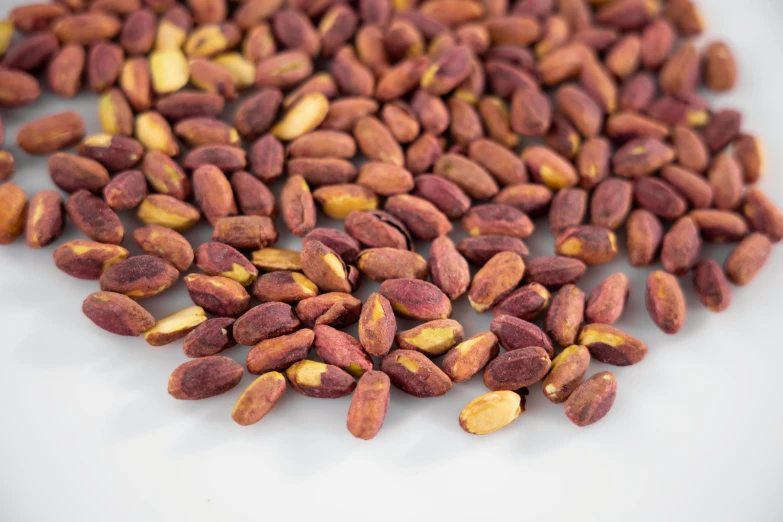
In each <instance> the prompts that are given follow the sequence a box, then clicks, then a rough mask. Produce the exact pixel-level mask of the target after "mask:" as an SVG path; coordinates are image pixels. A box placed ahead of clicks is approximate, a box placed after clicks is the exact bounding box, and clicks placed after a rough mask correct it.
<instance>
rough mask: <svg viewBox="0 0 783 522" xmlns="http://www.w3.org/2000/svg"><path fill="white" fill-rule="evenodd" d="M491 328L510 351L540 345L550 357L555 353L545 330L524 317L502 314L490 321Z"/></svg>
mask: <svg viewBox="0 0 783 522" xmlns="http://www.w3.org/2000/svg"><path fill="white" fill-rule="evenodd" d="M489 329H490V331H491V332H492V333H493V334H495V335H496V336H497V338H498V340H499V341H500V344H501V345H503V347H504V348H505V349H506V350H508V351H512V350H519V349H521V348H527V347H529V346H538V347H541V348H543V349H544V351H545V352H546V353H547V354H549V356H550V357H551V356H553V355H554V353H555V352H554V348H553V346H552V341H551V340H550V339H549V337H548V336H547V335H546V334H545V333H544V331H543V330H541V329H540V328H539V327H538V326H536V325H534V324H533V323H530V322H528V321H525V320H523V319H519V318H517V317H513V316H509V315H502V316H499V317H496V318H495V319H493V320H492V321H491V322H490V323H489Z"/></svg>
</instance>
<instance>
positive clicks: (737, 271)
mask: <svg viewBox="0 0 783 522" xmlns="http://www.w3.org/2000/svg"><path fill="white" fill-rule="evenodd" d="M771 250H772V242H771V241H770V240H769V238H768V237H767V236H765V235H763V234H760V233H759V232H753V233H752V234H750V235H749V236H748V237H746V238H745V239H743V240H742V241H741V242H740V243H739V244H738V245H737V246H736V247H735V248H734V250H733V251H732V252H731V254H729V257H728V259H726V264H725V267H724V268H725V269H726V275H727V276H728V278H729V279H730V280H731V282H732V283H734V284H735V285H738V286H744V285H746V284H748V283H750V282H751V281H752V280H753V279H754V278H755V277H756V275H757V274H758V273H759V270H761V268H762V267H763V266H764V263H766V262H767V259H768V258H769V254H770V252H771Z"/></svg>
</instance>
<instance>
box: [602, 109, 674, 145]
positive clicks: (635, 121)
mask: <svg viewBox="0 0 783 522" xmlns="http://www.w3.org/2000/svg"><path fill="white" fill-rule="evenodd" d="M669 132H670V131H669V126H668V125H665V124H663V123H661V122H659V121H656V120H654V119H652V118H650V117H648V116H645V115H642V114H638V113H636V112H632V111H623V112H618V113H617V114H613V115H612V116H610V117H609V119H608V120H607V121H606V135H607V136H609V137H610V138H612V139H613V140H615V141H622V142H625V141H628V140H632V139H636V138H655V139H659V140H662V139H665V138H666V137H668V136H669Z"/></svg>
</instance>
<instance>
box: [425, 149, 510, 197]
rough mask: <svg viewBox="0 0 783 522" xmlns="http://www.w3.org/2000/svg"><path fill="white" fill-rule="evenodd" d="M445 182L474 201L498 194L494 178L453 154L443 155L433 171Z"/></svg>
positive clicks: (477, 166)
mask: <svg viewBox="0 0 783 522" xmlns="http://www.w3.org/2000/svg"><path fill="white" fill-rule="evenodd" d="M433 172H434V173H435V174H438V175H440V176H442V177H444V178H446V179H447V180H449V181H451V182H453V183H455V184H456V185H457V186H459V187H460V188H461V189H462V190H464V191H465V193H466V194H467V195H468V196H470V197H472V198H475V199H487V198H490V197H492V196H494V195H495V194H497V193H498V185H497V183H496V182H495V180H494V178H493V177H492V176H491V175H490V174H489V172H487V171H486V170H484V168H483V167H481V166H480V165H479V164H477V163H475V162H473V161H471V160H469V159H468V158H465V157H464V156H460V155H459V154H455V153H448V154H444V155H443V156H441V157H440V159H438V161H437V162H436V163H435V167H434V169H433Z"/></svg>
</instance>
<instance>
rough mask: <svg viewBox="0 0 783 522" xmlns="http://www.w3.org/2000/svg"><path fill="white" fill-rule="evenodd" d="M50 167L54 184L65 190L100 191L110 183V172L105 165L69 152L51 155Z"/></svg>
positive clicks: (71, 191) (70, 191)
mask: <svg viewBox="0 0 783 522" xmlns="http://www.w3.org/2000/svg"><path fill="white" fill-rule="evenodd" d="M48 167H49V176H50V177H51V178H52V181H53V182H54V184H55V185H57V186H58V187H59V188H61V189H62V190H64V191H65V192H69V193H73V192H76V191H78V190H88V191H90V192H96V193H98V192H100V191H101V190H103V188H104V187H105V186H106V185H107V184H108V183H109V173H108V171H107V170H106V169H105V168H104V167H103V165H101V164H100V163H98V162H97V161H94V160H91V159H88V158H81V157H79V156H75V155H73V154H68V153H67V152H58V153H56V154H52V155H51V156H49V162H48Z"/></svg>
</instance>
